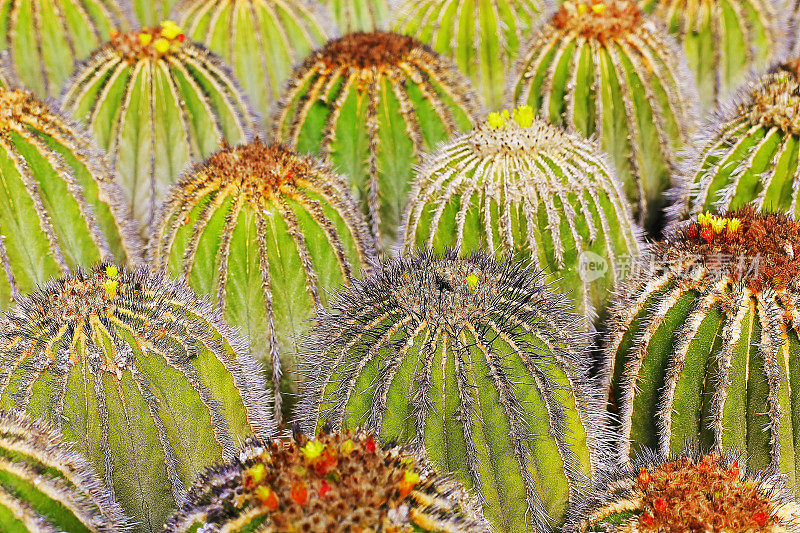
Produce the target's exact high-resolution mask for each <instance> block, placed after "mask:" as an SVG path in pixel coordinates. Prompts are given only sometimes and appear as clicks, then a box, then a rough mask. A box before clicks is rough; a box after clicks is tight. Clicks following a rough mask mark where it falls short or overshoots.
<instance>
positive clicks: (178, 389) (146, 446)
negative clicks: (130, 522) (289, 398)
mask: <svg viewBox="0 0 800 533" xmlns="http://www.w3.org/2000/svg"><path fill="white" fill-rule="evenodd" d="M2 324H3V327H2V328H1V329H0V406H2V408H4V409H15V410H18V411H25V412H27V413H29V414H30V415H31V416H34V417H36V418H41V419H43V420H46V421H48V422H49V423H50V424H51V425H52V426H53V427H54V429H56V430H58V431H60V432H61V434H62V435H63V438H64V440H65V441H67V442H70V443H72V444H73V446H74V448H75V449H76V451H78V452H80V453H82V454H83V455H84V456H86V457H87V458H88V459H89V460H90V461H91V462H92V463H93V464H94V466H95V468H96V469H97V470H98V471H99V472H100V475H101V477H102V478H103V480H104V482H105V483H106V485H107V486H108V487H109V488H112V490H113V493H114V495H115V497H116V499H117V501H119V502H120V504H122V506H123V508H124V509H125V511H126V512H127V513H128V514H129V515H131V516H132V517H133V518H134V519H135V520H136V522H137V523H138V526H137V530H138V531H149V532H153V531H159V530H160V529H161V527H162V524H163V523H164V520H165V519H166V517H167V516H168V515H169V514H170V513H171V512H172V511H173V510H174V509H175V507H176V505H177V503H178V502H181V501H183V499H184V498H185V496H186V487H187V486H188V484H189V483H190V482H191V481H192V480H193V479H194V477H195V475H196V474H197V472H199V471H200V470H202V469H203V468H205V467H207V466H210V465H211V464H213V463H215V462H216V461H219V460H221V459H222V458H227V457H230V456H231V455H232V454H233V453H234V452H235V451H236V446H237V444H238V443H239V442H241V440H242V439H244V438H246V437H248V436H251V435H256V436H259V437H263V438H266V437H269V436H270V435H271V434H272V433H273V432H274V430H275V425H274V421H273V420H272V417H271V416H270V412H271V405H270V402H269V397H268V394H267V391H266V389H265V387H264V382H263V380H262V379H261V377H260V374H259V368H258V364H257V363H256V361H255V360H254V359H253V358H252V357H251V356H250V355H249V354H248V353H247V347H246V345H245V343H244V342H243V341H242V340H241V339H240V338H239V337H238V336H237V335H235V334H234V332H233V331H232V330H231V329H230V328H229V327H228V326H227V325H226V324H225V323H224V322H223V321H222V319H221V318H220V317H219V313H218V311H217V310H216V309H215V308H213V307H212V306H211V305H210V304H209V303H208V302H207V301H206V300H204V299H202V298H199V297H197V296H194V294H193V293H192V292H191V291H190V290H189V288H188V287H186V286H185V285H184V284H182V283H178V282H174V281H171V280H169V279H168V278H165V277H161V276H157V275H153V274H150V273H148V271H147V270H145V269H143V268H137V269H134V270H129V269H127V268H119V269H118V268H117V267H115V266H112V265H102V264H101V265H99V266H96V267H93V268H91V269H90V270H83V269H76V270H75V271H74V272H73V273H72V274H70V275H69V276H65V277H61V278H57V279H54V280H51V281H49V282H47V283H45V284H44V285H42V286H41V287H40V288H38V289H37V290H35V291H33V292H32V293H31V294H30V295H28V296H27V297H25V298H23V299H21V300H20V302H19V304H18V305H17V306H16V307H15V308H14V309H13V310H11V311H10V312H8V313H7V314H6V315H5V316H4V317H3V318H2Z"/></svg>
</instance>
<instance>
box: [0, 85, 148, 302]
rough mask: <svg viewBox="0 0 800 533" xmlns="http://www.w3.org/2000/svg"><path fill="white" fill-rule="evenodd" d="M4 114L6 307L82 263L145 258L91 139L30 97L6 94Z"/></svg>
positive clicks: (1, 291)
mask: <svg viewBox="0 0 800 533" xmlns="http://www.w3.org/2000/svg"><path fill="white" fill-rule="evenodd" d="M0 108H2V111H0V181H2V184H3V186H2V187H0V262H1V263H2V268H3V271H4V275H0V306H2V307H3V308H5V307H7V306H8V305H9V304H10V303H11V300H12V299H16V298H18V297H19V296H20V294H24V293H26V292H28V291H30V290H33V288H34V287H36V285H37V284H39V283H42V282H44V281H45V280H47V279H48V278H50V277H51V276H57V275H59V274H66V273H68V272H69V271H70V269H72V268H74V267H76V266H78V265H81V264H87V263H88V264H91V263H94V262H97V261H100V260H102V261H113V260H115V259H117V260H125V259H129V260H131V261H134V262H136V261H139V260H141V258H140V254H141V253H142V250H141V241H140V239H139V236H138V235H137V234H136V230H135V224H134V223H133V222H132V221H131V219H130V215H129V213H128V209H127V207H126V206H125V204H124V201H123V199H122V192H121V190H120V188H119V185H118V183H117V182H116V181H114V180H113V179H112V177H111V176H112V175H111V173H110V172H109V171H108V168H107V166H106V164H105V160H104V156H103V155H102V154H99V153H98V152H97V149H96V148H95V146H94V145H93V143H92V142H91V140H90V138H89V136H88V135H87V134H86V133H85V132H84V131H83V130H82V129H81V128H80V127H78V126H77V125H76V124H74V123H72V122H71V121H69V120H66V119H65V118H64V117H63V116H61V115H60V114H59V113H57V112H56V111H54V110H53V109H51V108H50V107H48V106H47V105H45V104H43V103H41V102H39V101H38V100H37V99H36V98H34V97H33V96H32V95H30V94H29V93H25V92H21V91H15V90H7V89H1V88H0Z"/></svg>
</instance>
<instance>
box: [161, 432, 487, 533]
mask: <svg viewBox="0 0 800 533" xmlns="http://www.w3.org/2000/svg"><path fill="white" fill-rule="evenodd" d="M479 507H480V504H479V503H478V502H477V501H475V500H474V499H472V498H471V497H469V496H468V495H467V493H466V491H465V490H464V489H463V487H461V486H460V485H458V484H457V483H454V482H453V481H451V480H448V479H445V478H442V477H440V476H438V475H437V474H436V473H435V472H433V471H432V470H431V468H430V466H429V465H428V463H427V461H425V459H424V458H422V457H420V456H419V454H416V453H414V451H413V450H411V449H409V448H404V447H398V446H395V447H391V448H386V449H382V448H381V447H379V446H378V445H377V444H376V443H375V438H374V437H373V435H372V434H368V433H366V432H352V431H345V432H342V433H332V434H328V433H321V434H320V435H319V436H318V437H316V438H314V439H308V438H307V437H305V436H303V435H302V434H299V433H298V434H296V435H295V437H294V438H293V439H292V438H283V439H274V440H271V441H258V440H250V441H249V442H247V443H246V444H245V446H244V447H243V448H242V450H241V451H240V452H239V454H238V456H237V457H235V458H234V459H232V460H231V461H229V462H227V463H225V464H221V465H217V466H215V467H213V468H210V469H208V470H206V471H205V472H204V473H203V474H202V475H201V476H200V477H199V479H198V480H197V481H196V482H195V484H194V485H193V486H192V488H191V490H190V491H189V497H188V498H187V500H186V502H185V503H184V504H183V505H182V506H181V508H180V510H179V511H178V512H176V513H175V514H174V515H173V516H172V517H171V518H170V520H169V521H168V522H167V525H166V528H165V530H166V531H167V532H168V533H183V532H189V531H195V530H196V528H197V527H201V528H202V527H209V526H211V527H213V528H215V529H214V530H215V531H216V530H219V531H252V530H254V529H255V528H256V527H258V526H261V527H265V528H266V529H269V530H271V531H329V532H348V531H391V532H397V533H421V532H424V531H436V532H440V533H449V532H452V533H456V532H459V533H477V532H484V531H488V525H487V524H485V523H484V522H483V521H482V520H481V519H480V518H476V517H474V516H472V514H473V513H475V511H476V510H477V509H479ZM292 528H294V529H292Z"/></svg>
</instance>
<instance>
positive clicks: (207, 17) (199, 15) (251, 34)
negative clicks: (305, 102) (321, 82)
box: [174, 0, 385, 118]
mask: <svg viewBox="0 0 800 533" xmlns="http://www.w3.org/2000/svg"><path fill="white" fill-rule="evenodd" d="M384 1H385V0H384ZM354 2H355V0H347V4H351V3H354ZM174 16H175V18H176V20H177V22H178V23H179V24H180V25H181V26H183V27H184V28H186V35H187V37H188V38H189V39H192V40H194V41H197V42H198V43H201V44H203V45H204V46H206V47H208V49H209V50H211V51H212V52H214V53H216V54H219V55H220V56H221V57H222V58H223V59H224V60H225V62H226V63H228V64H229V65H230V66H231V68H232V69H233V71H234V73H235V74H236V77H237V78H238V79H239V81H240V82H241V84H242V87H243V89H244V90H245V92H246V93H247V96H248V97H249V98H250V101H251V102H252V103H253V106H254V107H255V108H256V110H257V111H258V112H259V113H261V114H262V115H263V116H264V117H265V118H266V117H267V116H268V112H269V111H270V109H271V107H272V104H273V102H274V101H275V100H277V99H278V97H279V95H280V91H281V88H282V87H283V84H284V83H285V82H286V79H287V78H288V77H289V75H290V74H291V73H292V67H294V66H295V65H296V64H298V63H300V61H302V60H303V58H304V57H305V56H306V55H308V53H309V52H311V50H313V49H314V48H316V47H317V46H320V45H321V44H322V43H324V42H325V41H327V40H328V39H329V38H330V37H332V36H333V35H334V29H333V27H332V25H331V23H330V21H329V19H328V14H327V12H326V10H325V8H324V6H323V5H322V4H321V3H320V2H318V1H317V0H183V1H181V2H180V3H179V4H178V5H177V7H176V8H175V14H174Z"/></svg>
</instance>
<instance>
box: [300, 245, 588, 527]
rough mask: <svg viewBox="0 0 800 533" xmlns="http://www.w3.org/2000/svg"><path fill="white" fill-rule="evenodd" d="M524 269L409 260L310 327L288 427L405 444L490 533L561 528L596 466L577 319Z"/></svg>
mask: <svg viewBox="0 0 800 533" xmlns="http://www.w3.org/2000/svg"><path fill="white" fill-rule="evenodd" d="M564 308H565V304H564V298H563V297H562V296H556V295H555V294H553V293H551V292H550V291H549V290H548V289H547V286H546V285H544V284H542V283H541V281H540V277H539V276H538V275H537V274H535V273H533V271H532V270H530V269H528V268H527V267H525V266H523V265H522V264H517V263H511V262H503V263H500V262H498V261H496V260H495V259H494V258H493V257H491V256H487V255H483V254H480V253H476V254H473V255H471V256H470V257H468V258H465V259H460V258H458V255H457V253H455V251H448V252H447V253H446V254H445V255H444V256H438V255H434V254H433V252H430V251H426V252H420V253H418V254H415V255H412V256H405V257H396V258H394V259H391V260H389V261H388V262H386V263H385V264H383V266H382V267H381V268H380V269H379V270H378V271H376V272H375V273H373V274H371V275H369V276H367V277H365V278H364V279H363V280H357V281H355V282H353V285H352V286H351V287H350V288H347V289H345V290H344V291H342V292H340V293H339V294H338V295H337V296H336V297H335V298H334V299H333V301H332V302H331V304H330V306H329V307H328V309H327V310H325V311H324V312H323V313H321V314H320V315H319V316H318V317H317V324H316V325H315V327H314V329H313V331H312V336H311V340H310V342H309V344H308V346H307V347H306V348H307V351H306V353H305V356H304V361H303V367H304V368H305V369H306V371H307V372H308V373H309V374H310V375H311V378H310V379H309V380H308V381H307V382H306V383H305V384H304V385H303V387H302V391H303V392H304V394H303V400H302V401H301V403H300V404H299V408H298V411H297V412H298V416H299V418H300V419H301V420H303V425H304V428H305V431H306V432H307V433H310V432H313V431H314V430H315V429H316V428H317V427H320V426H328V427H331V428H334V429H338V428H342V427H344V428H356V427H359V426H362V425H363V426H364V427H365V428H367V429H368V430H369V431H374V432H376V433H378V434H379V435H380V439H381V440H382V441H383V442H409V443H410V444H411V445H412V446H413V447H415V448H417V449H424V450H425V451H426V453H427V454H428V456H429V458H430V460H431V461H432V463H433V465H434V466H435V467H436V468H437V469H439V470H440V471H441V472H443V473H447V472H452V473H455V475H456V477H457V478H458V479H459V481H461V482H462V483H464V485H465V486H467V487H468V488H470V489H472V490H473V491H474V492H475V493H477V494H478V495H479V497H480V498H481V500H482V502H483V503H484V514H485V516H486V518H487V519H489V520H490V521H491V522H492V523H493V525H494V527H495V528H497V530H498V531H520V530H524V529H526V528H527V529H529V530H530V529H532V530H535V531H546V530H548V528H549V527H551V526H552V525H553V524H552V523H553V522H558V521H561V520H562V519H563V516H564V512H565V507H566V505H567V502H568V500H569V499H570V498H571V497H574V496H575V494H576V491H577V489H578V487H579V485H580V483H581V481H582V480H584V479H585V475H586V474H588V473H589V471H590V468H591V466H592V465H593V463H596V462H597V460H598V456H597V455H594V454H593V453H594V452H595V451H596V448H595V446H596V445H597V443H598V439H597V437H598V436H597V434H596V431H598V427H599V426H600V424H598V423H596V422H597V419H596V417H597V416H598V415H597V412H598V409H596V402H594V401H593V400H592V398H590V397H588V396H586V390H585V389H584V386H585V385H586V383H585V373H584V372H585V369H584V368H583V365H584V362H585V360H586V359H585V358H583V357H579V354H578V351H577V350H581V353H582V351H583V346H584V345H583V341H582V338H581V337H576V336H575V334H574V332H575V331H577V330H579V329H580V327H581V323H580V322H581V321H580V319H579V318H578V317H577V316H576V315H573V314H571V313H568V312H566V311H565V310H564Z"/></svg>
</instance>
